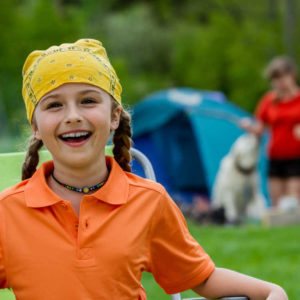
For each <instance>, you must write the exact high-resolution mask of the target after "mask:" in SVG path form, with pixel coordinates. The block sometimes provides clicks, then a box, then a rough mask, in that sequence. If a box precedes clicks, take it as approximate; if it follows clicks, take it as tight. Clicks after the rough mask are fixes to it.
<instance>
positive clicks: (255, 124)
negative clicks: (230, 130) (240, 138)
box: [239, 118, 266, 138]
mask: <svg viewBox="0 0 300 300" xmlns="http://www.w3.org/2000/svg"><path fill="white" fill-rule="evenodd" d="M239 125H240V127H241V128H242V129H244V130H245V131H247V132H249V133H252V134H254V135H256V136H257V137H258V138H260V137H261V136H262V134H263V132H264V130H265V127H266V126H265V125H264V123H263V122H262V121H260V120H256V121H252V120H251V119H250V118H242V119H241V121H240V122H239Z"/></svg>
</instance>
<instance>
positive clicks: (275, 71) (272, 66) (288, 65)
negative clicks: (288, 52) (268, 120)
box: [264, 56, 297, 80]
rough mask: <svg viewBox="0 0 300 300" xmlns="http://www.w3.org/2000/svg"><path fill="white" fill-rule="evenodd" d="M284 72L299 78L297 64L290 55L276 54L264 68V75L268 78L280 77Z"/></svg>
mask: <svg viewBox="0 0 300 300" xmlns="http://www.w3.org/2000/svg"><path fill="white" fill-rule="evenodd" d="M283 74H293V75H294V77H295V80H297V66H296V64H295V63H294V61H293V60H292V59H291V58H290V57H288V56H276V57H274V58H273V59H272V60H271V62H270V63H269V64H268V65H267V67H266V68H265V70H264V76H265V77H266V78H267V79H268V80H272V79H273V78H276V77H279V76H281V75H283Z"/></svg>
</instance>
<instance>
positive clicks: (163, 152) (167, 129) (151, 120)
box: [132, 88, 265, 196]
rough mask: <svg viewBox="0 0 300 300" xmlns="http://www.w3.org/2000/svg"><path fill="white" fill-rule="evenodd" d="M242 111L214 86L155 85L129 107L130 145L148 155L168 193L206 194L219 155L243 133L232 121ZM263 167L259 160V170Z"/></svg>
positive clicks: (225, 151) (212, 179)
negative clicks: (160, 87)
mask: <svg viewBox="0 0 300 300" xmlns="http://www.w3.org/2000/svg"><path fill="white" fill-rule="evenodd" d="M245 116H248V117H249V116H250V115H249V114H248V113H247V112H245V111H244V110H242V109H241V108H239V107H237V106H236V105H234V104H232V103H230V102H228V101H227V99H226V97H225V96H224V94H222V93H220V92H213V91H200V90H195V89H190V88H174V89H168V90H163V91H159V92H156V93H154V94H151V95H149V96H148V97H146V98H145V99H143V100H142V101H141V102H139V103H138V104H137V105H136V106H135V107H134V109H133V118H132V124H133V133H134V135H133V141H134V146H135V147H136V148H137V149H139V150H141V151H142V152H144V153H145V154H146V155H147V156H148V158H149V159H150V161H151V162H152V164H153V167H154V171H155V173H156V176H157V180H158V182H160V183H162V184H163V185H164V186H165V187H166V189H167V190H168V192H169V193H171V194H174V193H179V192H180V193H183V194H186V195H188V194H190V193H200V194H204V195H208V196H210V194H211V191H212V187H213V183H214V180H215V176H216V173H217V171H218V168H219V163H220V161H221V159H222V158H223V156H225V155H226V154H227V153H228V151H229V150H230V147H231V145H232V144H233V142H234V141H235V140H236V139H237V138H238V136H240V135H241V134H243V133H244V131H242V130H241V129H240V128H239V127H238V126H237V123H238V121H239V119H240V117H245ZM264 167H265V164H264V163H260V169H261V170H262V172H264ZM133 168H134V171H135V172H137V173H139V172H142V171H141V170H139V169H138V166H136V165H134V166H133Z"/></svg>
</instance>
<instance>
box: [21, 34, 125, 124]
mask: <svg viewBox="0 0 300 300" xmlns="http://www.w3.org/2000/svg"><path fill="white" fill-rule="evenodd" d="M69 82H78V83H87V84H92V85H95V86H97V87H100V88H101V89H103V90H104V91H106V92H107V93H109V94H110V95H111V96H112V97H114V99H115V100H116V101H117V102H118V103H120V104H121V92H122V87H121V84H120V82H119V80H118V77H117V74H116V72H115V70H114V69H113V67H112V65H111V64H110V62H109V59H108V57H107V55H106V51H105V49H104V47H103V46H102V43H101V42H99V41H96V40H93V39H82V40H78V41H77V42H75V43H74V44H62V45H60V46H52V47H50V48H49V49H47V50H45V51H42V50H37V51H33V52H31V53H30V54H29V56H28V57H27V59H26V61H25V64H24V66H23V90H22V95H23V99H24V102H25V106H26V110H27V118H28V120H29V123H31V119H32V115H33V112H34V109H35V107H36V105H37V104H38V102H39V101H40V99H41V98H42V97H43V96H44V95H45V94H47V93H49V92H50V91H52V90H54V89H55V88H57V87H59V86H60V85H62V84H64V83H69Z"/></svg>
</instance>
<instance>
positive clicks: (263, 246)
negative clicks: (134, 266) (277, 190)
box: [0, 222, 300, 300]
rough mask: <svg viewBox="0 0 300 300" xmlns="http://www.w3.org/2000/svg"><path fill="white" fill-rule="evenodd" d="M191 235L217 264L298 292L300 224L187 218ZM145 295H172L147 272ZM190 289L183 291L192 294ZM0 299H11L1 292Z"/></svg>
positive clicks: (293, 293)
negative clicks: (203, 222)
mask: <svg viewBox="0 0 300 300" xmlns="http://www.w3.org/2000/svg"><path fill="white" fill-rule="evenodd" d="M189 228H190V231H191V233H192V235H193V236H194V237H195V238H196V239H197V241H198V242H199V243H200V244H201V245H202V246H203V247H204V248H205V250H206V251H207V252H208V253H209V254H210V256H211V257H212V258H213V260H214V261H215V263H216V265H217V266H220V267H226V268H230V269H234V270H237V271H240V272H243V273H247V274H249V275H252V276H255V277H260V278H263V279H265V280H268V281H273V282H275V283H278V284H280V285H282V286H283V287H284V288H285V290H286V291H287V293H288V295H289V298H290V299H298V297H299V294H300V287H299V282H300V275H299V274H300V272H299V268H300V234H299V231H300V226H292V227H285V228H271V229H268V228H261V227H260V226H246V227H235V228H228V227H227V228H221V227H208V226H202V227H200V226H198V225H196V224H194V223H192V222H189ZM143 285H144V286H145V288H146V291H147V294H148V299H153V300H163V299H169V300H170V299H171V297H170V296H168V295H165V294H164V292H163V291H162V289H161V288H160V287H159V286H158V285H157V284H156V283H155V281H154V280H153V278H152V276H151V275H150V274H147V273H145V274H144V276H143ZM194 295H195V294H194V293H193V292H185V293H183V296H184V297H191V296H194ZM0 299H1V300H2V299H3V300H8V299H9V300H11V299H14V298H13V297H12V296H11V293H10V294H9V293H7V292H6V291H2V292H0Z"/></svg>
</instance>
